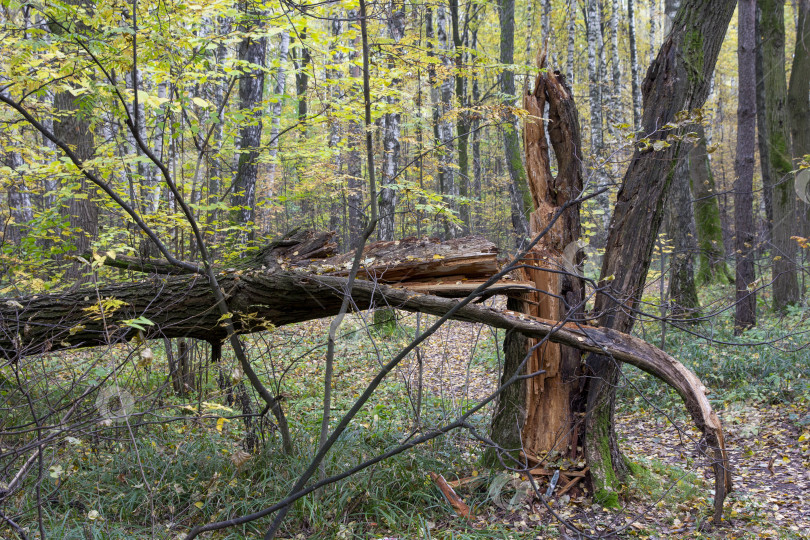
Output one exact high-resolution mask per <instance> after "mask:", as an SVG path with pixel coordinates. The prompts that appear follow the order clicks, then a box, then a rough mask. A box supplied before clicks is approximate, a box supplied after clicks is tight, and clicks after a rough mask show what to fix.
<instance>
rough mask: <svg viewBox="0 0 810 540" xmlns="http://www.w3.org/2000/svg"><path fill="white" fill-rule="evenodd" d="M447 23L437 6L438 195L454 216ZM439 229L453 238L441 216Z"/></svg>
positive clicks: (451, 227)
mask: <svg viewBox="0 0 810 540" xmlns="http://www.w3.org/2000/svg"><path fill="white" fill-rule="evenodd" d="M451 24H452V23H451V22H450V21H449V20H448V13H447V8H446V7H445V6H444V4H439V7H438V8H437V10H436V37H437V40H438V46H439V47H438V48H439V51H440V53H439V58H440V59H441V62H442V64H443V65H444V68H445V69H444V73H446V74H447V75H445V77H444V78H443V79H442V81H441V84H440V85H439V98H440V103H439V118H438V123H437V126H436V127H437V129H438V133H439V144H440V145H441V151H440V152H439V155H440V156H441V157H440V158H439V166H438V168H439V193H441V194H442V196H443V197H444V200H445V205H446V206H447V207H448V210H449V211H450V212H453V213H455V211H456V210H457V209H458V185H457V184H456V181H455V174H454V172H453V154H454V153H455V144H454V142H453V122H452V119H451V118H452V113H453V81H454V77H452V76H451V75H450V73H452V70H453V59H452V58H451V56H450V54H449V52H450V47H451V36H450V34H449V32H451V31H452V30H451ZM442 225H443V227H444V238H453V237H455V236H456V226H455V225H453V224H452V223H451V220H450V219H449V218H448V217H447V215H444V216H443V218H442Z"/></svg>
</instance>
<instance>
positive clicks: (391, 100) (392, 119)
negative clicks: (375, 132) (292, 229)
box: [379, 0, 405, 240]
mask: <svg viewBox="0 0 810 540" xmlns="http://www.w3.org/2000/svg"><path fill="white" fill-rule="evenodd" d="M389 12H390V13H389V16H388V36H389V37H390V38H391V40H392V41H393V45H394V46H396V44H397V43H399V40H401V39H402V37H403V36H404V35H405V4H404V3H398V1H397V0H392V1H391V2H390V4H389ZM388 69H389V70H393V69H394V56H393V55H392V56H390V57H389V59H388ZM401 84H402V81H401V80H400V79H398V78H396V77H395V78H394V79H393V80H392V81H391V86H392V87H394V88H395V89H397V90H398V89H399V88H398V87H399V86H400V85H401ZM386 100H387V101H388V105H389V106H391V107H395V106H396V105H397V103H398V102H399V99H398V98H397V97H396V96H395V95H393V94H389V95H388V97H387V98H386ZM399 120H400V116H399V112H396V111H392V112H387V113H385V115H384V116H383V164H382V182H381V183H382V186H381V187H382V189H381V190H380V229H379V237H380V240H393V239H394V225H395V221H394V215H395V214H394V211H395V210H396V207H397V195H396V191H394V190H393V189H391V188H390V187H387V186H389V185H390V184H393V183H394V178H395V177H396V175H397V170H398V167H399V149H400V144H399V129H400V128H399Z"/></svg>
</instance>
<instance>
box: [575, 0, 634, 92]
mask: <svg viewBox="0 0 810 540" xmlns="http://www.w3.org/2000/svg"><path fill="white" fill-rule="evenodd" d="M630 1H631V2H632V0H630ZM576 37H577V0H569V1H568V57H567V61H566V63H565V71H566V75H565V77H566V79H567V80H568V84H570V85H571V88H573V87H574V75H575V74H576V72H575V70H574V49H575V47H576Z"/></svg>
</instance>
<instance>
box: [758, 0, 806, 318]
mask: <svg viewBox="0 0 810 540" xmlns="http://www.w3.org/2000/svg"><path fill="white" fill-rule="evenodd" d="M759 5H760V7H761V9H762V20H761V23H762V24H761V32H762V60H763V65H764V66H767V68H766V69H765V72H764V83H765V126H764V128H765V131H766V133H767V143H768V150H769V159H768V161H767V166H768V167H769V169H770V175H771V180H772V182H773V184H772V186H773V192H772V193H773V201H772V204H773V224H772V226H771V231H772V238H771V250H770V251H771V257H772V259H773V266H772V267H771V272H772V279H773V308H774V310H776V311H783V310H784V309H785V308H786V307H787V306H788V305H791V304H794V303H796V302H797V301H798V300H799V283H798V280H797V277H796V260H795V259H796V242H795V241H794V240H791V239H790V237H791V236H792V235H794V234H795V233H797V232H799V231H797V230H795V227H796V192H795V190H794V179H793V155H792V152H791V142H790V118H789V117H788V111H787V84H786V81H785V73H786V71H785V1H784V0H761V1H760V2H759ZM805 90H806V89H805Z"/></svg>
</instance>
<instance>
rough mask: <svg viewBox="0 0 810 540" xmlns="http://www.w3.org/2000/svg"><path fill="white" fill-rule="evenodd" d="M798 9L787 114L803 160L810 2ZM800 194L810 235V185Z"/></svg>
mask: <svg viewBox="0 0 810 540" xmlns="http://www.w3.org/2000/svg"><path fill="white" fill-rule="evenodd" d="M796 7H797V9H798V10H799V17H798V22H797V24H796V50H795V52H794V54H793V66H792V68H791V70H790V84H789V85H788V111H789V112H790V118H791V119H792V121H791V124H790V131H791V138H792V140H793V157H794V158H795V159H797V160H800V159H803V158H804V156H806V155H807V154H810V127H809V126H810V98H808V94H809V93H810V0H798V1H797V2H796ZM796 187H797V190H798V189H799V188H800V187H804V192H803V193H801V192H800V193H799V199H800V201H801V202H798V203H797V205H798V208H797V210H798V213H799V222H800V223H801V224H802V229H801V235H802V236H808V235H810V198H808V197H810V190H808V186H796Z"/></svg>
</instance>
